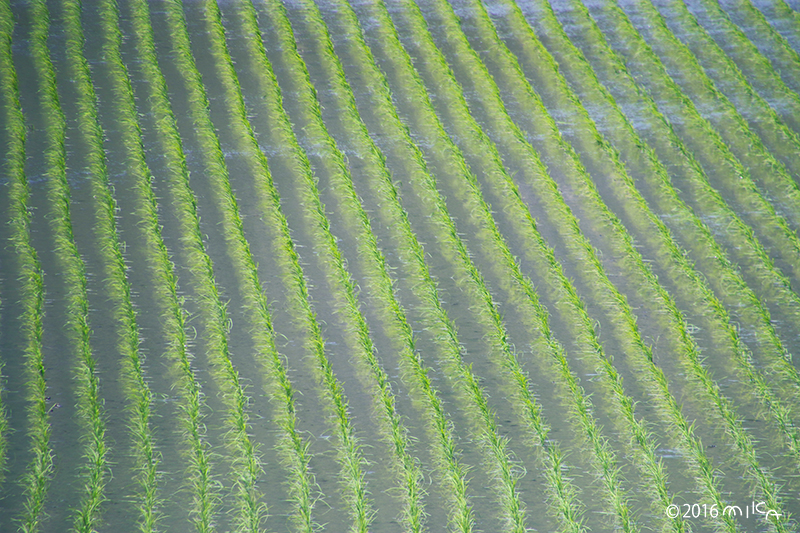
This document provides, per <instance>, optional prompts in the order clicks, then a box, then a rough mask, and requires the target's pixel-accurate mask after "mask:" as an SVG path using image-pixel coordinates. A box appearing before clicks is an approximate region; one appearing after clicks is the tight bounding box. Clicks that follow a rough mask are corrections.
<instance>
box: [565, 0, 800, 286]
mask: <svg viewBox="0 0 800 533" xmlns="http://www.w3.org/2000/svg"><path fill="white" fill-rule="evenodd" d="M571 5H573V4H571ZM575 7H576V12H578V13H580V12H581V10H582V9H583V8H582V5H575ZM589 11H590V12H591V11H592V9H590V10H589ZM603 13H604V16H603V24H604V25H608V27H605V28H603V31H604V32H605V31H614V32H617V33H618V34H619V35H625V36H626V37H627V38H626V39H625V40H624V44H625V45H626V46H627V47H628V48H627V51H624V52H622V51H619V50H618V52H619V53H620V55H621V57H624V58H625V62H626V65H627V67H628V69H629V71H631V72H634V70H633V68H634V67H636V69H637V70H636V72H638V71H639V69H646V71H647V76H644V77H641V79H640V80H639V83H641V84H643V87H644V89H645V90H647V91H648V92H650V93H651V95H652V96H653V98H654V100H656V101H664V102H674V103H679V104H680V106H679V107H677V108H676V109H675V111H674V112H675V113H677V114H678V116H679V117H680V120H672V121H671V122H670V123H671V125H672V127H673V128H674V129H675V131H676V133H677V134H678V135H679V136H681V137H682V138H683V139H684V142H685V143H686V144H687V145H689V146H691V150H692V152H693V153H694V157H695V158H697V160H698V161H699V162H700V164H701V165H702V167H703V168H704V170H705V171H706V173H707V175H708V176H710V177H714V182H713V185H714V186H715V187H717V188H719V189H720V190H721V191H722V192H723V193H724V194H725V195H726V196H727V197H728V198H730V199H731V201H734V202H735V204H736V205H738V206H739V207H738V208H737V210H738V211H739V212H740V213H742V218H743V219H745V220H748V223H749V225H750V226H751V227H752V228H753V231H755V232H756V234H757V235H758V236H759V238H760V240H761V242H762V244H764V246H765V247H767V248H768V250H769V253H770V254H771V255H772V256H773V257H775V258H780V260H781V265H780V266H781V269H782V270H784V273H785V274H787V275H788V276H790V277H791V279H794V278H796V277H798V271H797V268H796V266H795V265H797V264H798V263H797V260H796V259H793V258H791V256H794V255H795V254H796V253H797V250H800V248H798V246H800V244H798V241H797V236H796V234H795V233H794V232H793V230H792V229H791V227H790V226H789V223H788V222H787V220H786V218H784V216H791V215H792V214H793V213H795V212H798V211H796V210H792V209H787V210H783V211H782V213H781V214H779V213H776V211H775V207H774V206H773V205H772V204H771V203H770V202H769V201H767V199H765V198H764V196H763V195H762V194H761V193H760V192H759V189H758V187H757V186H756V184H755V183H754V182H753V179H752V177H751V175H750V172H749V171H748V169H747V168H746V167H745V166H744V165H743V164H742V162H741V161H739V159H737V157H744V156H745V155H746V154H743V153H741V152H737V153H734V152H733V151H732V149H731V148H730V147H728V146H727V145H726V144H725V141H724V139H723V137H722V136H721V134H720V132H719V131H717V130H716V129H715V128H714V126H713V125H712V124H711V123H710V122H709V120H707V119H705V118H703V117H702V116H701V114H700V113H699V111H698V110H697V108H696V107H695V105H694V103H693V102H692V100H691V99H689V98H688V97H687V96H686V95H684V94H683V93H682V92H681V89H680V87H679V86H678V84H677V83H676V82H675V81H674V80H673V79H672V78H670V77H669V76H667V74H666V71H665V70H666V67H665V66H664V65H663V63H662V62H661V60H660V59H659V57H658V56H657V55H656V54H655V52H654V51H653V49H652V48H651V47H650V46H649V45H648V43H647V42H645V40H644V39H643V38H642V36H641V35H640V34H639V32H638V31H637V30H636V28H635V27H634V26H633V25H632V23H631V22H630V20H629V19H628V17H627V15H626V14H625V13H624V12H623V11H622V10H621V9H620V7H619V6H618V5H617V4H616V3H608V4H606V5H604V7H603ZM592 14H593V17H594V18H595V19H596V17H597V16H599V14H597V13H594V12H592ZM653 17H654V24H653V27H654V28H656V27H658V28H660V29H661V31H663V24H664V23H663V19H662V18H661V17H660V15H658V14H653ZM659 21H660V22H659ZM612 26H613V30H612ZM613 42H614V45H613V47H617V48H619V47H620V45H621V44H623V43H622V42H621V41H619V40H617V39H615V40H614V41H613ZM634 49H635V50H636V52H635V55H631V53H632V52H633V50H634ZM633 57H635V58H636V60H635V63H634V61H633V60H632V58H633ZM685 59H686V61H687V62H689V63H690V64H691V63H693V62H694V61H696V60H693V59H690V58H689V57H686V58H685ZM705 80H707V78H705V77H702V76H700V75H699V74H698V81H699V82H700V83H705ZM723 98H724V97H723ZM671 112H672V111H671ZM744 135H747V138H748V142H753V143H756V144H754V146H758V143H759V141H757V140H756V139H755V138H751V136H752V132H749V130H747V131H746V132H745V133H744ZM753 153H755V152H753ZM763 157H767V155H766V154H764V155H763ZM750 166H751V167H752V168H759V167H758V164H756V163H753V164H752V165H750ZM723 169H724V170H723ZM775 169H776V174H775V175H776V176H778V175H781V172H780V166H777V167H775ZM732 177H735V179H732ZM790 199H791V198H790ZM792 201H794V200H792ZM745 205H748V206H749V207H747V208H745V207H744V206H745ZM781 215H784V216H781ZM762 216H763V217H764V218H763V219H762V218H761V217H762ZM767 229H769V231H767Z"/></svg>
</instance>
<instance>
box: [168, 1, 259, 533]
mask: <svg viewBox="0 0 800 533" xmlns="http://www.w3.org/2000/svg"><path fill="white" fill-rule="evenodd" d="M207 7H208V8H209V11H208V12H207V14H208V16H213V13H214V11H212V10H210V7H211V6H207ZM165 8H166V14H167V22H168V24H169V32H170V35H171V38H172V39H171V45H172V49H173V52H172V55H173V57H174V60H175V62H176V64H177V66H178V68H179V70H180V72H181V74H182V75H183V76H184V81H185V85H186V88H187V90H188V93H189V94H188V103H189V107H190V112H191V114H192V119H193V121H194V124H195V131H196V133H197V136H198V139H199V142H200V145H201V147H202V149H203V153H204V154H205V155H206V158H205V159H204V163H205V165H206V166H207V168H208V169H209V174H210V175H211V176H213V177H215V178H217V179H218V180H220V181H222V182H227V178H226V175H227V171H226V169H225V162H224V157H223V155H222V151H221V149H220V147H219V141H218V140H217V138H216V135H215V134H214V130H213V126H212V124H211V120H210V118H209V116H208V100H207V98H206V95H205V91H204V89H203V84H202V79H201V78H200V74H199V72H198V71H197V68H196V66H195V64H194V59H193V58H192V55H191V50H190V45H189V36H188V33H187V31H186V22H185V20H184V16H183V7H182V4H181V3H180V2H179V1H175V2H172V1H168V2H166V3H165ZM220 29H221V27H220V26H219V23H218V22H217V25H216V27H212V28H211V30H212V31H216V32H218V31H219V30H220ZM217 36H218V37H219V36H220V35H219V33H217ZM222 38H223V42H224V35H223V36H222ZM214 42H215V44H218V43H219V41H218V40H216V41H214ZM212 53H214V54H215V55H216V57H218V58H219V55H220V53H221V52H220V50H219V48H215V49H213V50H212ZM176 135H177V133H176ZM176 155H179V154H178V153H176ZM180 157H181V160H182V162H181V164H180V167H179V168H182V169H185V168H186V163H185V160H184V157H183V154H182V153H181V154H180ZM220 181H215V185H217V187H220V185H219V183H220ZM171 185H172V187H174V188H175V189H178V190H177V191H176V192H173V194H174V195H175V198H176V200H177V202H176V203H175V206H176V207H177V208H178V217H179V223H180V225H181V227H182V231H181V234H182V241H183V245H184V248H185V250H186V254H187V256H188V262H189V266H190V271H191V273H192V278H193V284H194V285H195V290H196V291H197V294H198V299H199V303H200V309H201V311H200V312H201V314H202V318H203V321H204V328H205V336H206V342H207V348H208V349H207V352H208V357H209V359H210V360H211V363H212V365H213V367H214V368H215V372H214V377H215V379H216V380H217V381H218V383H219V387H220V389H221V390H222V391H223V394H222V396H223V401H224V402H225V404H226V408H227V409H228V417H229V418H228V419H227V420H226V425H227V428H228V434H227V435H226V437H225V440H226V445H227V447H228V448H229V450H230V454H231V455H232V456H233V458H232V472H233V474H232V475H233V477H234V484H235V487H236V492H237V496H236V497H237V516H236V517H235V523H236V525H237V529H238V530H240V531H254V532H255V531H259V530H260V529H261V527H262V522H263V520H264V517H265V515H266V511H267V510H266V506H265V505H264V504H263V503H262V502H261V499H262V495H261V493H260V491H259V489H258V488H257V486H256V484H257V480H258V477H259V475H260V474H261V472H262V466H261V460H260V452H259V450H258V446H257V444H256V443H254V442H253V441H252V439H251V437H250V435H249V433H248V424H249V416H248V414H247V412H246V406H247V404H248V403H249V399H248V397H247V395H246V393H245V391H244V386H243V385H242V383H241V380H240V377H239V373H238V371H237V370H236V368H235V367H234V366H233V362H232V361H231V354H230V352H229V348H228V339H227V335H228V316H227V312H226V309H225V305H224V304H223V302H222V301H221V299H220V296H219V293H218V289H217V286H216V283H215V282H214V265H213V263H212V261H211V258H210V257H209V255H208V253H207V252H206V250H205V245H204V244H203V238H202V235H201V232H200V225H199V220H198V216H197V211H196V205H197V201H196V199H195V198H194V196H193V193H192V190H191V188H190V186H189V175H188V172H182V173H180V174H179V175H176V176H174V180H173V182H172V184H171ZM226 192H229V191H226ZM223 201H224V204H223V210H226V211H228V215H229V214H230V211H231V210H234V209H235V203H233V200H232V195H229V194H228V195H225V197H224V200H223Z"/></svg>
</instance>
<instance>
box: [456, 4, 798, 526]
mask: <svg viewBox="0 0 800 533" xmlns="http://www.w3.org/2000/svg"><path fill="white" fill-rule="evenodd" d="M445 11H446V15H448V16H449V17H450V18H449V20H450V21H451V24H452V20H453V19H455V14H454V13H452V10H449V9H446V8H445ZM463 42H465V40H464V41H463ZM469 51H471V49H469ZM469 51H468V50H467V49H464V52H465V53H469ZM471 52H472V54H473V57H474V59H475V61H473V62H472V63H471V67H472V68H470V72H471V73H472V74H473V76H475V77H476V78H477V77H479V76H480V78H482V83H481V89H482V90H481V94H482V95H484V102H485V103H486V104H487V106H493V107H494V108H495V109H494V112H495V113H496V115H495V116H496V117H497V119H498V122H500V123H501V127H505V128H509V129H510V130H511V131H512V132H513V135H514V137H515V138H517V139H523V138H524V137H523V136H522V134H521V132H519V130H518V128H517V127H516V125H514V124H513V123H512V122H511V119H510V117H508V114H507V113H506V111H505V109H504V107H503V104H502V100H501V99H500V94H499V90H498V88H497V86H496V85H495V84H494V82H493V81H492V80H491V77H490V76H489V74H488V72H487V71H486V69H485V66H483V65H482V64H480V63H478V61H479V60H478V58H477V56H476V55H474V51H471ZM462 57H463V56H462ZM534 101H535V102H536V105H541V101H540V100H539V99H538V98H537V99H535V100H534ZM550 121H551V122H552V118H551V119H550ZM514 130H516V131H514ZM551 130H552V131H556V129H555V124H554V123H553V124H551ZM559 141H560V144H562V148H563V149H564V150H566V153H567V154H568V155H569V156H571V159H572V162H573V165H574V168H575V169H576V170H577V175H578V176H579V177H580V178H582V179H581V183H579V184H578V185H579V186H580V188H581V189H582V191H583V193H584V195H585V196H586V198H587V199H588V200H590V201H591V202H592V203H593V204H594V206H593V209H595V210H596V212H598V213H599V214H600V215H601V217H602V219H603V220H604V221H605V222H606V223H608V224H609V226H610V229H611V230H612V234H613V236H614V237H615V241H616V243H615V246H616V247H619V251H620V252H622V254H621V255H622V257H624V258H625V259H626V260H627V261H629V266H632V267H634V268H635V269H636V270H637V271H638V273H639V274H640V275H642V276H643V278H644V279H645V280H646V282H647V285H648V286H649V287H650V289H651V290H652V291H653V292H654V293H655V294H657V295H658V297H659V299H660V300H663V305H664V306H665V307H666V309H667V312H668V314H669V316H671V317H672V319H673V324H672V329H673V332H674V333H675V334H676V337H677V338H678V339H679V340H680V343H681V345H682V354H681V355H682V356H683V359H684V361H685V364H686V366H687V367H688V369H689V370H690V371H691V373H692V374H693V375H694V377H695V379H696V380H697V381H698V382H699V383H700V384H701V385H702V387H703V388H704V389H705V391H706V392H707V393H708V395H709V399H710V400H711V401H712V403H713V404H714V405H715V406H716V407H717V410H718V411H719V414H720V416H721V418H722V419H723V420H724V421H725V423H726V426H727V430H728V432H729V433H730V435H731V436H732V438H733V439H734V442H735V444H736V446H737V448H738V450H739V453H740V456H741V459H742V460H743V463H744V464H745V465H747V466H748V468H749V470H750V473H751V475H752V476H753V477H754V478H755V481H756V482H757V483H758V485H759V487H760V489H761V490H762V491H763V493H764V497H765V498H766V500H767V501H768V502H770V503H769V505H775V506H776V507H775V508H776V509H779V508H780V502H779V500H778V496H777V488H776V486H775V484H774V482H773V481H772V480H771V479H770V477H769V475H768V474H767V473H765V472H764V470H763V469H762V468H761V467H760V465H759V464H758V460H757V456H756V453H755V450H754V447H753V443H752V439H751V438H750V437H749V435H748V434H747V433H746V432H745V431H744V429H743V428H742V426H741V423H740V422H739V420H738V418H737V416H736V414H735V411H734V409H733V405H732V402H731V401H730V399H728V398H726V397H725V396H723V395H722V393H721V392H720V390H719V387H718V386H717V385H716V383H714V382H713V380H712V379H711V377H710V375H709V374H708V371H707V370H706V369H705V368H704V366H703V365H702V363H701V361H700V358H699V348H698V346H697V345H696V343H695V341H694V340H693V339H692V338H691V335H690V334H689V327H688V324H687V322H686V320H685V318H684V317H683V315H682V313H681V312H680V311H679V309H678V307H677V305H676V304H675V302H674V300H673V299H672V298H671V296H670V295H669V294H668V293H667V291H666V290H665V289H664V288H663V286H661V285H660V284H659V283H658V281H657V278H656V277H655V275H654V274H653V273H652V271H651V269H650V268H649V267H648V266H647V265H646V264H645V262H644V260H643V259H642V257H641V254H640V253H639V252H638V250H636V248H635V247H634V246H633V241H632V239H631V237H630V235H629V234H628V233H627V231H626V230H625V228H624V226H623V225H622V224H621V222H620V221H619V219H617V218H616V217H615V216H614V215H613V214H612V213H611V212H610V211H609V210H608V208H607V207H606V206H605V204H604V203H603V202H602V199H601V197H600V195H599V193H598V191H597V189H596V188H595V187H594V184H593V183H592V182H591V179H590V178H589V176H588V175H587V174H586V172H585V170H583V168H582V166H581V165H580V161H579V160H578V157H577V154H575V152H574V150H572V148H571V147H570V146H568V145H566V143H564V141H563V140H561V139H560V137H559ZM524 144H525V145H527V146H526V147H525V148H526V149H527V151H528V154H529V156H528V160H529V161H530V162H531V163H538V165H541V162H540V161H539V160H538V158H537V157H536V154H535V152H534V150H533V148H532V147H531V146H530V145H529V144H527V143H524ZM542 171H543V169H542ZM541 175H544V173H543V172H542V174H541ZM540 190H541V189H540ZM558 200H559V203H560V204H563V208H562V209H563V215H562V216H565V215H566V216H568V217H569V218H571V222H572V224H571V225H570V226H567V225H566V224H560V225H559V227H571V228H572V229H573V230H577V229H578V228H579V226H578V224H577V221H576V220H575V219H574V217H572V215H571V213H569V211H568V208H566V204H564V201H563V198H559V199H558ZM570 240H572V241H573V242H575V243H577V242H580V241H583V242H584V243H585V244H583V245H578V246H575V248H576V249H580V250H581V251H583V252H585V253H589V254H590V255H589V257H587V258H586V259H587V260H585V261H583V263H584V264H594V265H595V270H597V271H598V272H599V273H601V272H600V269H599V268H598V267H599V266H600V263H599V261H598V260H597V257H596V255H595V253H594V250H593V249H592V248H591V245H590V244H589V243H588V241H586V238H585V236H583V235H582V234H580V233H579V232H578V231H576V232H575V235H574V236H573V237H572V239H566V240H565V242H569V241H570ZM601 274H602V273H601ZM615 290H616V289H615ZM615 299H616V300H617V301H620V299H621V298H616V297H615ZM626 305H627V304H626ZM673 401H674V400H673ZM676 422H677V420H676ZM684 422H685V421H684ZM701 449H702V448H701ZM703 455H704V454H703ZM698 464H702V463H700V461H698ZM705 466H708V463H707V460H706V465H705ZM709 474H710V472H709ZM710 492H712V493H713V496H714V500H715V502H714V503H716V504H717V505H718V506H720V507H724V506H721V501H720V500H719V493H718V491H717V490H716V489H713V490H711V491H710ZM727 518H728V519H729V518H730V517H727ZM770 518H771V521H772V522H773V523H774V524H775V526H776V528H777V529H778V530H785V528H786V516H785V515H781V516H779V517H775V516H771V517H770ZM729 525H730V526H732V525H733V524H732V521H731V523H730V524H729Z"/></svg>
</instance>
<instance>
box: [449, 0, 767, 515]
mask: <svg viewBox="0 0 800 533" xmlns="http://www.w3.org/2000/svg"><path fill="white" fill-rule="evenodd" d="M443 9H446V8H443ZM447 15H448V16H449V17H451V18H450V23H451V24H453V22H452V20H453V19H454V18H455V15H454V14H452V12H449V13H447ZM455 24H457V22H456V23H455ZM464 52H465V53H469V52H468V51H467V50H466V49H464ZM473 53H474V52H473ZM474 59H475V61H473V62H471V66H470V72H471V73H473V74H480V75H481V80H482V83H481V89H480V94H482V95H484V96H485V97H486V98H485V99H484V102H485V103H486V104H487V106H491V107H494V112H495V113H497V115H496V116H497V118H498V122H500V123H501V125H502V127H504V128H508V129H510V130H511V132H512V133H511V134H512V135H513V137H512V138H514V139H519V140H521V139H524V136H523V134H522V133H521V132H519V130H518V128H517V127H516V125H514V124H513V123H512V122H511V120H510V118H509V117H508V115H507V113H506V112H505V109H504V107H503V105H502V101H501V99H500V96H499V92H498V90H497V87H496V85H494V83H493V81H492V80H491V78H490V77H489V75H488V72H486V70H485V67H483V65H482V64H479V63H477V61H478V60H477V57H475V58H474ZM553 129H554V127H553ZM514 130H516V131H514ZM524 149H525V151H526V152H527V156H526V163H527V164H530V165H531V166H535V167H538V168H539V175H540V176H545V175H546V174H545V173H544V168H543V167H542V163H541V161H540V160H539V159H538V157H537V155H536V153H535V151H534V150H533V148H532V147H531V146H530V145H529V144H527V143H524ZM574 163H575V164H576V165H579V162H577V161H574ZM577 168H580V166H578V167H577ZM542 185H544V186H538V187H537V190H539V191H547V193H548V196H550V202H549V203H550V204H551V208H555V209H557V212H556V213H555V215H556V216H557V217H558V219H560V222H559V223H557V226H558V227H559V228H565V229H568V230H569V231H570V233H571V234H572V235H570V236H569V237H567V238H566V239H565V242H567V243H568V246H569V247H570V248H571V249H572V250H574V251H575V252H579V253H580V254H581V255H582V256H583V257H581V258H580V259H579V261H580V262H581V264H586V265H592V267H593V268H592V269H591V271H592V272H596V273H597V274H599V275H600V276H601V280H602V281H604V284H605V285H606V286H607V287H608V288H611V289H612V299H611V300H610V302H609V303H612V304H615V307H616V308H617V309H616V311H618V312H619V311H620V310H621V311H623V313H624V314H626V315H628V316H626V317H625V323H626V324H627V325H629V326H631V325H633V324H635V320H634V319H633V316H632V314H631V312H630V308H629V307H628V305H627V302H625V300H624V298H623V297H622V295H621V294H619V292H618V291H617V290H616V288H614V287H613V285H611V283H610V281H608V280H607V277H606V276H605V273H604V272H603V271H602V268H601V266H600V262H599V260H598V259H597V256H596V254H595V252H594V250H593V249H592V247H591V245H590V244H589V242H588V241H587V240H586V237H585V236H584V235H583V234H581V233H580V231H579V226H578V223H577V220H576V219H575V218H574V216H573V215H572V214H571V212H570V211H569V208H568V207H567V206H566V204H565V203H564V200H563V198H562V197H560V195H551V194H552V192H555V191H556V188H555V185H554V184H552V182H551V183H550V184H542ZM586 193H587V194H588V195H590V198H594V201H595V202H596V205H597V208H598V209H600V212H601V213H602V218H603V219H604V220H606V221H607V222H609V223H611V224H612V229H614V231H615V233H616V234H617V235H618V236H619V237H621V238H622V243H621V244H622V246H623V247H624V248H625V250H626V251H625V255H624V257H628V258H630V259H632V260H633V261H634V262H635V265H636V266H637V267H638V268H639V269H640V270H641V271H642V272H643V273H644V274H645V276H646V279H647V280H648V282H649V285H651V286H652V285H655V287H656V288H657V289H656V290H657V293H658V294H659V296H660V297H661V298H663V299H664V301H665V305H666V306H667V307H668V309H669V315H670V316H672V317H674V318H675V319H676V322H677V324H676V329H677V330H678V331H677V333H678V338H679V339H681V340H682V342H683V344H684V348H685V350H684V355H685V356H686V360H687V364H688V365H689V366H690V368H691V369H692V371H693V372H694V373H695V375H696V376H697V377H698V378H700V381H701V382H702V384H703V385H704V387H705V388H706V389H707V390H708V392H709V394H711V396H712V399H713V401H714V403H715V405H717V406H718V407H719V409H720V411H721V412H722V414H723V418H725V420H726V421H727V422H728V426H729V428H730V430H731V432H732V433H733V434H734V436H735V438H736V440H737V443H738V444H740V445H741V446H742V447H743V449H744V450H743V454H745V455H747V459H748V460H752V459H755V456H754V453H753V451H752V442H751V441H750V439H749V437H748V436H747V435H746V434H745V433H744V432H743V430H742V428H741V425H740V424H738V421H737V420H736V418H735V416H733V414H732V410H731V409H730V406H729V402H728V401H727V399H725V398H723V397H722V396H721V395H720V394H719V391H718V388H717V387H716V386H715V384H713V382H712V381H711V380H710V378H709V377H708V375H707V373H706V372H705V369H704V368H703V367H702V365H701V364H700V362H699V359H698V357H697V347H696V345H695V344H694V341H693V340H692V339H691V337H690V336H689V334H688V326H687V325H686V323H685V321H684V320H683V317H682V315H681V314H680V312H679V311H678V309H677V307H676V306H675V304H674V302H673V301H672V300H671V299H669V295H668V294H667V293H666V291H665V290H664V289H663V287H660V286H658V284H657V281H656V278H655V276H654V275H653V274H652V272H650V271H649V269H648V268H647V267H646V266H645V264H644V262H643V260H642V259H641V256H640V255H639V254H638V252H637V251H636V250H635V248H634V247H633V244H632V241H631V238H630V236H629V235H627V233H625V232H624V228H623V227H622V226H621V224H620V223H619V221H618V220H617V219H616V218H615V217H614V216H613V215H612V214H611V213H610V212H608V211H607V209H605V206H604V205H603V204H602V203H601V202H600V199H599V196H598V195H597V192H596V190H593V188H592V189H590V190H588V191H586ZM620 307H621V308H622V309H620ZM633 333H634V334H635V335H637V336H638V331H634V332H633ZM636 344H637V345H640V346H644V343H643V342H641V340H640V339H637V342H636ZM649 363H650V365H651V366H652V361H649ZM653 368H654V367H653ZM654 370H657V369H655V368H654ZM653 374H654V376H653V377H654V378H655V382H656V384H657V385H658V387H657V388H658V389H660V392H661V395H660V396H661V398H660V401H661V402H662V405H663V406H664V407H665V408H666V412H667V413H669V418H670V419H671V421H672V422H674V424H675V426H676V427H677V428H678V429H679V430H680V433H681V436H682V438H683V439H684V442H685V443H686V444H687V446H686V447H687V448H688V449H689V450H690V452H691V453H692V454H693V455H694V456H695V457H694V459H695V464H696V465H697V466H698V467H699V468H698V470H699V471H698V472H697V475H698V477H699V479H700V480H701V482H702V484H703V485H704V486H705V487H706V488H707V489H708V493H709V496H710V497H711V498H712V500H713V501H714V503H716V504H717V505H718V506H720V504H721V503H722V502H721V496H720V493H719V490H718V489H717V488H716V482H715V481H714V475H713V472H712V469H711V466H710V462H709V461H708V459H707V457H706V456H705V452H704V451H703V448H702V446H701V445H700V444H699V441H698V440H697V439H696V438H695V437H694V435H693V432H692V431H691V430H690V426H689V424H688V423H687V422H686V420H685V418H684V417H683V415H682V414H681V411H680V408H679V406H678V405H677V403H676V402H675V400H674V398H673V397H672V396H671V395H670V394H669V392H668V389H667V381H666V377H665V376H664V375H663V373H661V372H660V371H656V372H653ZM749 464H750V465H751V466H752V467H753V470H754V473H755V475H756V477H757V478H758V479H765V478H764V475H763V472H762V471H761V470H760V468H758V465H757V461H756V462H753V461H749ZM768 485H769V484H768V483H765V487H767V488H768V489H769V486H768ZM765 492H767V490H765ZM770 493H773V494H774V491H772V492H770ZM722 507H724V506H722ZM725 520H726V521H727V522H728V524H727V525H728V527H729V528H730V529H734V528H735V526H734V524H733V521H732V520H731V519H730V517H725Z"/></svg>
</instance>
